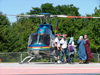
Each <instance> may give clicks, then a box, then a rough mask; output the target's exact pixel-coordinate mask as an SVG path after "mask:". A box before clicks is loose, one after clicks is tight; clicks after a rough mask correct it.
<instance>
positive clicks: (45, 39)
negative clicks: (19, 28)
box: [7, 13, 100, 64]
mask: <svg viewBox="0 0 100 75" xmlns="http://www.w3.org/2000/svg"><path fill="white" fill-rule="evenodd" d="M7 16H17V17H18V16H20V17H22V18H23V17H39V18H40V20H41V24H39V27H38V29H37V31H36V33H31V34H30V36H29V40H28V46H27V53H28V54H29V56H27V57H25V58H24V59H23V60H22V61H21V62H20V63H19V64H22V63H24V61H25V60H26V59H28V58H30V59H29V60H28V61H27V63H29V62H30V61H31V60H32V59H34V58H42V57H50V58H57V57H56V53H55V52H54V49H53V48H54V40H55V34H56V33H57V29H58V20H57V23H56V31H55V32H56V33H54V31H53V26H52V24H51V23H49V22H48V21H47V20H48V18H49V19H50V18H56V17H59V18H100V17H85V16H67V15H50V13H41V14H40V15H7ZM42 20H43V23H42Z"/></svg>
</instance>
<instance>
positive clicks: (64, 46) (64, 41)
mask: <svg viewBox="0 0 100 75" xmlns="http://www.w3.org/2000/svg"><path fill="white" fill-rule="evenodd" d="M66 37H67V35H66V34H63V38H62V39H61V41H60V45H61V47H60V48H61V57H60V61H61V62H65V61H64V59H63V56H64V53H65V55H66V60H67V62H69V59H68V49H67V39H66ZM67 62H66V63H67Z"/></svg>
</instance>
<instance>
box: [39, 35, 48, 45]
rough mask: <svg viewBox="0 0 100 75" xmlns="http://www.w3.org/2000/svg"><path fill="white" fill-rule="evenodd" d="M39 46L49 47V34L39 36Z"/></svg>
mask: <svg viewBox="0 0 100 75" xmlns="http://www.w3.org/2000/svg"><path fill="white" fill-rule="evenodd" d="M39 43H40V44H45V45H50V35H49V34H41V35H40V38H39Z"/></svg>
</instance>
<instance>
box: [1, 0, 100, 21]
mask: <svg viewBox="0 0 100 75" xmlns="http://www.w3.org/2000/svg"><path fill="white" fill-rule="evenodd" d="M44 3H52V4H53V6H57V5H65V4H66V5H70V4H73V5H74V6H75V7H77V8H79V13H80V14H81V15H82V16H85V15H86V14H92V13H94V9H95V7H97V8H98V9H99V5H100V0H0V12H2V13H3V14H13V15H18V14H21V13H24V14H26V13H27V12H30V10H31V9H32V7H39V8H40V7H41V5H42V4H44ZM48 13H49V12H48ZM7 17H8V19H9V21H10V22H11V23H12V22H15V21H16V18H14V17H9V16H7Z"/></svg>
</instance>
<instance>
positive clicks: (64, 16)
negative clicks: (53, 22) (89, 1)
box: [50, 15, 100, 18]
mask: <svg viewBox="0 0 100 75" xmlns="http://www.w3.org/2000/svg"><path fill="white" fill-rule="evenodd" d="M50 17H63V18H100V17H86V16H67V15H50Z"/></svg>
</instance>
